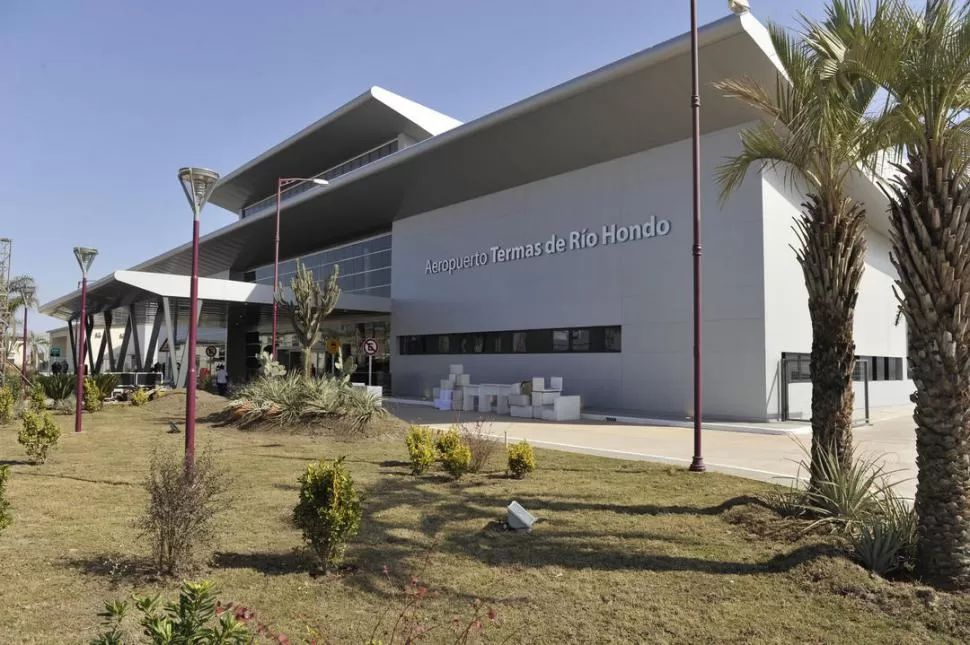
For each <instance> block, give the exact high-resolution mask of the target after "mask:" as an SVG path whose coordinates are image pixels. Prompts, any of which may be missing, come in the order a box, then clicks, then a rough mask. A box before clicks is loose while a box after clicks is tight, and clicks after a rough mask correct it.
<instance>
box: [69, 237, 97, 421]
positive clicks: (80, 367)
mask: <svg viewBox="0 0 970 645" xmlns="http://www.w3.org/2000/svg"><path fill="white" fill-rule="evenodd" d="M97 254H98V250H97V249H90V248H86V247H82V246H75V247H74V257H75V258H77V265H78V266H79V267H81V319H80V321H79V322H80V324H79V325H78V332H77V337H78V340H77V356H75V357H74V373H75V374H77V383H76V384H75V387H74V395H75V399H76V400H75V402H74V432H80V431H81V410H82V405H83V404H84V331H85V327H86V326H87V306H88V269H90V268H91V263H92V262H94V257H95V256H96V255H97Z"/></svg>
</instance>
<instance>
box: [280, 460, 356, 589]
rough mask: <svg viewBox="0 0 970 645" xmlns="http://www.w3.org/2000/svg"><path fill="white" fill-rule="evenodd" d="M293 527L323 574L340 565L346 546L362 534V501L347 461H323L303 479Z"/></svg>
mask: <svg viewBox="0 0 970 645" xmlns="http://www.w3.org/2000/svg"><path fill="white" fill-rule="evenodd" d="M299 482H300V501H299V503H297V505H296V508H294V509H293V523H294V524H295V525H296V526H297V528H299V529H300V530H301V531H303V539H304V540H306V541H307V543H308V544H309V545H310V547H311V548H312V549H313V552H314V553H315V554H316V556H317V559H318V562H319V565H320V568H321V569H322V570H323V572H324V573H326V572H327V571H329V570H330V569H331V568H332V567H334V566H336V565H337V564H339V563H340V561H341V559H342V558H343V554H344V551H345V549H346V547H347V542H348V541H349V540H350V539H351V538H353V537H354V536H355V535H357V531H359V530H360V518H361V506H360V497H359V495H358V494H357V489H356V488H355V487H354V479H353V477H351V476H350V472H348V471H347V469H346V468H345V467H344V458H343V457H340V458H339V459H336V460H334V461H328V460H326V459H321V460H320V461H319V462H317V463H314V464H310V465H309V466H307V469H306V472H305V473H303V474H302V475H301V476H300V479H299Z"/></svg>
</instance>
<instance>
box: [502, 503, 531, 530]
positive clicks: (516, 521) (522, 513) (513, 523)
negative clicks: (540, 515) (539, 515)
mask: <svg viewBox="0 0 970 645" xmlns="http://www.w3.org/2000/svg"><path fill="white" fill-rule="evenodd" d="M506 510H507V511H508V513H507V515H506V517H505V523H506V524H507V525H508V527H509V528H510V529H512V530H513V531H531V530H532V525H533V524H535V522H536V518H535V517H533V516H532V514H530V513H529V511H527V510H525V509H524V508H522V505H521V504H519V503H518V502H516V501H513V502H512V503H511V504H509V506H508V508H507V509H506Z"/></svg>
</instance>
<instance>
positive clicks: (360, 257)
mask: <svg viewBox="0 0 970 645" xmlns="http://www.w3.org/2000/svg"><path fill="white" fill-rule="evenodd" d="M298 260H299V261H300V262H302V263H303V265H304V266H305V267H306V268H307V269H309V270H310V271H312V272H313V277H314V278H315V279H316V280H317V281H318V282H321V283H322V282H325V281H326V280H327V278H328V277H330V272H331V271H332V270H333V267H334V265H337V266H339V268H340V277H339V278H337V284H338V285H339V286H340V288H341V290H343V292H344V293H363V294H368V295H373V296H384V297H390V295H391V234H390V233H385V234H383V235H378V236H375V237H371V238H368V239H366V240H360V241H358V242H353V243H351V244H345V245H344V246H338V247H336V248H332V249H327V250H325V251H318V252H316V253H311V254H309V255H305V256H303V257H302V258H298ZM296 262H297V259H292V260H287V261H285V262H280V282H282V283H283V286H284V287H286V286H288V285H289V284H290V280H292V279H293V276H294V275H296ZM245 279H246V280H247V281H248V282H258V283H260V284H268V285H272V284H273V265H272V264H269V265H266V266H262V267H259V268H257V269H254V270H252V271H249V272H248V273H246V275H245Z"/></svg>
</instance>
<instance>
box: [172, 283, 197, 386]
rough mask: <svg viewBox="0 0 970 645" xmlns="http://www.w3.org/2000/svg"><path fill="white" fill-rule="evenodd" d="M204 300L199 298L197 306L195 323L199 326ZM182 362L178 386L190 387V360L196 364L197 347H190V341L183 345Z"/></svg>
mask: <svg viewBox="0 0 970 645" xmlns="http://www.w3.org/2000/svg"><path fill="white" fill-rule="evenodd" d="M202 302H203V301H202V300H199V303H198V305H196V308H195V312H196V313H195V325H196V327H197V328H198V326H199V320H200V319H201V318H202ZM181 362H182V368H181V369H180V370H179V380H178V385H177V386H176V387H188V384H187V382H186V381H187V380H188V375H189V369H188V365H189V362H191V364H192V365H195V348H194V347H192V348H189V344H188V343H186V344H185V345H183V346H182V358H181Z"/></svg>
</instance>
